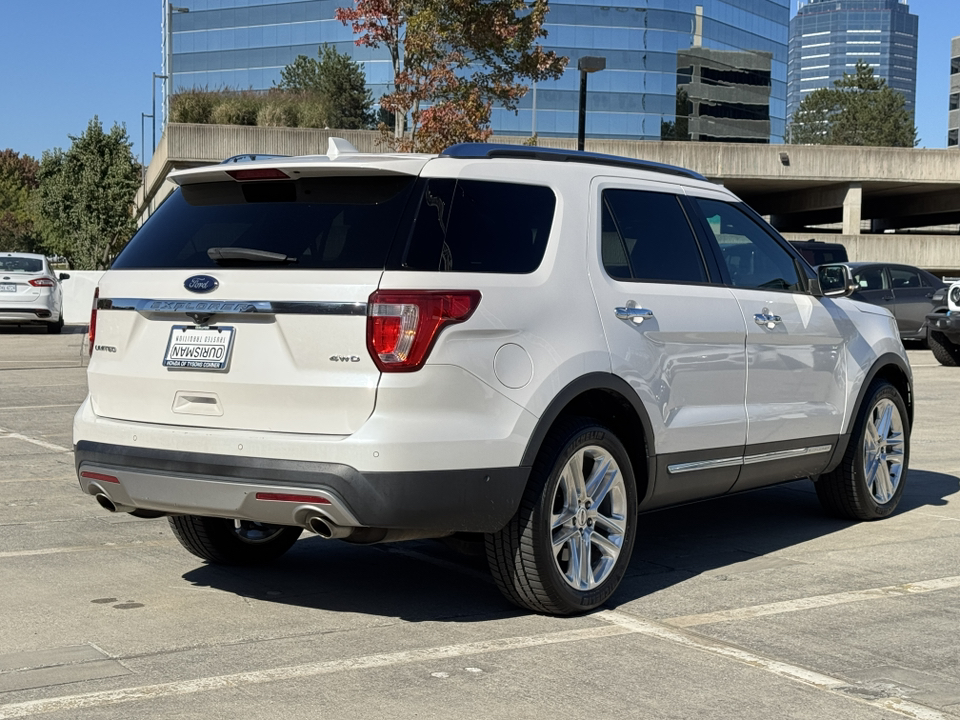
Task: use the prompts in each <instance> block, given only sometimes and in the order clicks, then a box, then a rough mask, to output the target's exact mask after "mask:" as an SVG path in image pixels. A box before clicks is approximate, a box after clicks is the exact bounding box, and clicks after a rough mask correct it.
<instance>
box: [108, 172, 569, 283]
mask: <svg viewBox="0 0 960 720" xmlns="http://www.w3.org/2000/svg"><path fill="white" fill-rule="evenodd" d="M555 207H556V197H555V196H554V193H553V191H552V190H550V189H549V188H546V187H541V186H536V185H520V184H515V183H500V182H486V181H477V180H457V179H451V178H435V179H429V180H424V179H418V178H414V177H409V176H397V175H391V176H386V175H377V176H363V177H342V176H341V177H322V178H303V179H300V180H291V181H285V180H284V181H264V182H250V183H230V182H221V183H204V184H197V185H185V186H184V187H182V188H181V189H179V190H178V191H177V192H175V193H174V194H173V195H171V196H170V197H169V198H168V199H167V200H166V201H165V202H164V203H163V204H162V205H161V206H160V207H159V208H158V209H157V211H156V212H155V213H154V214H153V215H152V216H151V217H150V219H149V220H148V221H147V222H146V223H144V225H143V227H141V228H140V230H139V232H137V234H136V235H135V236H134V237H133V239H132V240H131V241H130V242H129V243H128V245H127V247H126V248H125V249H124V250H123V252H121V253H120V255H119V256H118V257H117V259H116V260H115V261H114V263H113V267H114V268H118V269H166V268H191V269H204V268H214V267H271V268H290V269H341V270H345V269H355V270H382V269H384V268H390V269H406V270H428V271H435V272H482V273H529V272H533V271H534V270H536V269H537V267H538V266H539V265H540V261H541V260H542V259H543V255H544V250H545V248H546V244H547V237H548V236H549V234H550V227H551V224H552V222H553V214H554V209H555ZM395 241H396V242H395ZM213 258H216V260H214V259H213Z"/></svg>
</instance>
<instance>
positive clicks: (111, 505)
mask: <svg viewBox="0 0 960 720" xmlns="http://www.w3.org/2000/svg"><path fill="white" fill-rule="evenodd" d="M93 499H94V500H96V501H97V504H98V505H99V506H100V507H102V508H103V509H104V510H106V511H107V512H112V513H117V512H131V511H133V510H135V508H132V507H127V506H126V505H118V504H117V503H115V502H114V501H113V500H111V499H110V498H109V496H107V494H106V493H102V492H98V493H97V494H96V495H94V496H93Z"/></svg>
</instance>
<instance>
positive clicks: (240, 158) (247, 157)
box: [220, 153, 290, 165]
mask: <svg viewBox="0 0 960 720" xmlns="http://www.w3.org/2000/svg"><path fill="white" fill-rule="evenodd" d="M285 157H290V156H289V155H271V154H269V153H244V154H243V155H234V156H233V157H228V158H227V159H226V160H221V161H220V164H221V165H226V164H227V163H241V162H252V161H253V160H270V159H272V158H285Z"/></svg>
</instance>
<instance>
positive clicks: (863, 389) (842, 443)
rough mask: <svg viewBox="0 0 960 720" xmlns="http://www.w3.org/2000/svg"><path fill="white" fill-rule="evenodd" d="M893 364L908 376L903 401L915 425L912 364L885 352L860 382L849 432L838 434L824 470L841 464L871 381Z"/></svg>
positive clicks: (908, 417) (908, 416)
mask: <svg viewBox="0 0 960 720" xmlns="http://www.w3.org/2000/svg"><path fill="white" fill-rule="evenodd" d="M891 365H893V366H895V367H896V368H897V369H898V370H899V371H900V372H902V373H903V376H904V377H905V378H906V381H907V396H906V397H905V398H903V402H904V404H905V405H906V406H907V423H908V424H909V425H910V427H913V378H912V375H911V373H910V366H909V365H908V364H907V361H906V360H904V359H903V358H902V357H901V356H900V355H898V354H897V353H892V352H888V353H884V354H883V355H881V356H880V357H878V358H877V359H876V360H874V362H873V365H871V366H870V369H869V370H868V371H867V374H866V375H865V376H864V381H863V382H862V383H861V384H860V390H859V391H858V392H857V399H856V402H854V403H853V406H852V408H851V410H850V424H849V426H848V429H847V432H845V433H843V434H841V435H840V436H838V438H837V445H836V447H835V448H834V449H833V456H832V457H831V458H830V462H829V463H828V464H827V466H826V468H824V470H823V472H830V471H832V470H833V469H835V468H836V467H837V465H839V464H840V461H841V460H842V459H843V456H844V454H845V453H846V452H847V445H848V444H849V443H850V433H851V432H853V424H854V423H855V422H856V418H857V414H858V413H859V412H860V408H861V406H862V405H863V401H864V398H865V397H866V394H867V390H868V389H869V387H870V385H871V383H873V381H874V380H875V379H876V378H877V375H879V374H880V372H881V371H882V370H884V369H885V368H888V367H890V366H891Z"/></svg>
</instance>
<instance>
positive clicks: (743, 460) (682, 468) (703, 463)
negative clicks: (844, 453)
mask: <svg viewBox="0 0 960 720" xmlns="http://www.w3.org/2000/svg"><path fill="white" fill-rule="evenodd" d="M832 449H833V446H832V445H817V446H815V447H805V448H796V449H792V450H778V451H776V452H768V453H760V454H759V455H747V456H745V457H729V458H721V459H719V460H700V461H698V462H688V463H677V464H676V465H669V466H667V472H669V473H670V474H671V475H676V474H677V473H685V472H693V471H695V470H708V469H710V470H712V469H715V468H723V467H732V466H735V465H755V464H756V463H762V462H771V461H773V460H786V459H788V458H795V457H802V456H803V455H817V454H819V453H825V452H829V451H830V450H832Z"/></svg>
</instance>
